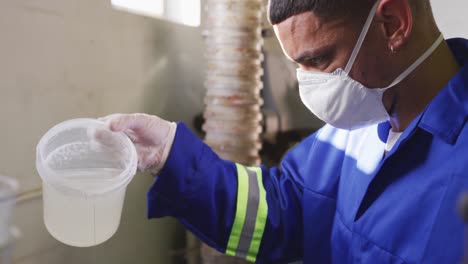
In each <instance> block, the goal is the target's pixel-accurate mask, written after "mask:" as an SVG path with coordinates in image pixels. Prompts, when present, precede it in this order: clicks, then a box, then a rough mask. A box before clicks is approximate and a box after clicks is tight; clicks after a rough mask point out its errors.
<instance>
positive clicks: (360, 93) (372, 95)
mask: <svg viewBox="0 0 468 264" xmlns="http://www.w3.org/2000/svg"><path fill="white" fill-rule="evenodd" d="M379 2H380V1H377V2H376V3H375V5H374V6H373V7H372V10H371V12H370V14H369V17H368V18H367V21H366V23H365V24H364V28H363V29H362V32H361V35H360V36H359V39H358V41H357V43H356V46H355V47H354V50H353V53H352V54H351V57H350V59H349V61H348V63H347V65H346V68H345V69H344V70H342V69H340V68H339V69H336V70H335V71H334V72H333V73H321V72H313V71H306V70H302V69H298V70H297V79H298V82H299V93H300V96H301V100H302V102H303V103H304V105H305V106H307V108H308V109H309V110H310V111H311V112H312V113H314V114H315V115H316V116H317V117H318V118H320V119H321V120H323V121H324V122H326V123H328V124H330V125H332V126H334V127H337V128H341V129H348V130H352V129H357V128H361V127H365V126H368V125H373V124H377V123H380V122H383V121H386V120H388V119H390V117H389V115H388V113H387V110H386V109H385V107H384V105H383V102H382V97H383V93H384V92H385V91H386V90H388V89H389V88H391V87H394V86H395V85H397V84H398V83H400V82H401V81H402V80H404V79H405V78H406V77H407V76H408V75H409V74H411V73H412V72H413V71H414V70H415V69H416V68H417V67H418V66H419V65H420V64H421V63H422V62H423V61H424V60H426V59H427V58H428V57H429V56H430V55H431V54H432V53H433V52H434V51H435V50H436V48H437V47H438V46H439V45H440V43H441V42H442V41H443V40H444V38H443V36H442V35H440V36H439V38H438V39H437V40H436V41H435V42H434V44H433V45H432V46H431V47H430V48H429V49H428V50H427V51H426V52H425V53H424V54H423V55H422V56H421V57H420V58H419V59H418V60H416V61H415V62H414V63H413V64H412V65H411V66H410V67H409V68H408V69H407V70H405V71H404V72H403V73H402V74H400V76H398V77H397V78H396V79H395V80H394V81H393V82H392V83H391V84H390V85H389V86H387V87H385V88H374V89H371V88H367V87H365V86H364V85H362V84H361V83H359V82H357V81H355V80H353V79H352V78H351V77H350V76H349V72H350V70H351V68H352V66H353V64H354V61H355V60H356V57H357V55H358V53H359V50H360V49H361V46H362V43H363V41H364V39H365V37H366V35H367V32H368V30H369V27H370V25H371V23H372V20H373V19H374V15H375V13H376V10H377V7H378V4H379Z"/></svg>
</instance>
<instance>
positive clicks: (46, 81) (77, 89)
mask: <svg viewBox="0 0 468 264" xmlns="http://www.w3.org/2000/svg"><path fill="white" fill-rule="evenodd" d="M0 32H1V37H0V58H1V59H0V89H1V96H0V124H1V129H0V143H1V144H0V146H1V147H0V174H4V175H8V176H12V177H15V178H16V179H18V180H19V181H20V184H21V192H25V191H30V190H37V188H39V187H40V178H39V176H38V175H37V173H36V170H35V165H34V162H35V145H36V143H37V142H38V140H39V138H40V137H41V136H42V135H43V134H44V133H45V132H46V131H47V129H48V128H50V127H51V126H52V125H54V124H56V123H58V122H61V121H63V120H66V119H70V118H77V117H99V116H103V115H106V114H109V113H114V112H147V113H152V114H158V115H161V116H162V117H165V118H168V119H172V120H182V121H185V122H187V123H189V124H190V123H191V120H192V117H193V115H194V114H195V113H198V112H200V111H202V106H203V103H202V95H203V93H204V90H203V87H202V79H203V72H202V70H201V69H203V61H202V52H201V50H202V39H201V37H200V36H201V32H200V29H198V28H189V27H185V26H177V25H172V24H169V23H166V22H162V21H158V20H154V19H147V18H143V17H140V16H134V15H131V14H127V13H123V12H118V11H114V10H113V9H112V8H111V6H110V1H107V0H66V1H63V0H41V1H27V0H14V1H13V0H0ZM151 182H152V178H151V177H150V176H148V175H137V176H136V177H135V180H134V181H133V182H132V183H131V185H130V187H129V189H128V192H127V197H126V202H125V208H124V213H123V218H122V222H121V227H120V228H119V230H118V232H117V234H116V235H115V236H114V237H113V238H112V239H111V240H110V241H108V242H106V243H105V244H103V245H102V246H99V247H96V248H91V249H76V248H71V247H67V246H64V245H61V244H59V243H58V242H56V241H55V240H54V239H53V238H52V237H50V235H49V234H48V233H47V231H46V230H45V228H44V225H43V221H42V202H41V199H40V196H37V197H35V196H34V195H33V197H32V198H31V197H30V199H26V200H24V201H22V202H20V203H19V204H18V207H17V209H16V218H15V224H16V225H17V226H18V227H19V229H20V230H21V231H22V233H23V235H22V237H21V239H20V240H19V241H18V244H17V250H16V251H15V263H18V264H62V263H69V264H75V263H76V264H78V263H80V264H82V263H96V264H102V263H139V264H140V263H171V261H172V260H173V259H174V258H171V257H170V256H169V254H170V250H169V249H171V248H175V247H177V246H179V245H177V243H178V242H177V241H180V240H181V236H183V235H184V234H183V230H182V229H181V228H180V226H179V225H178V224H177V223H176V222H175V221H174V220H171V219H164V220H156V221H147V220H146V216H145V213H146V201H145V195H146V191H147V189H148V186H149V185H150V184H151Z"/></svg>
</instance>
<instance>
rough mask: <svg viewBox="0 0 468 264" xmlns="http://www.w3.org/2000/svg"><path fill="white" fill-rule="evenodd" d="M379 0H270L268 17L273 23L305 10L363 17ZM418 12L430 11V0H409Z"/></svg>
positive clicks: (323, 15) (340, 15)
mask: <svg viewBox="0 0 468 264" xmlns="http://www.w3.org/2000/svg"><path fill="white" fill-rule="evenodd" d="M375 1H377V0H269V4H268V13H269V14H268V18H269V20H270V23H271V24H272V25H276V24H279V23H281V22H283V21H284V20H286V19H288V18H290V17H292V16H295V15H299V14H302V13H305V12H313V13H314V14H315V15H317V16H319V17H322V18H338V17H351V18H356V17H362V16H364V17H365V16H366V14H368V13H369V11H370V9H371V7H372V5H373V4H375ZM409 3H410V4H411V6H412V7H413V9H414V10H413V11H415V12H416V13H418V12H421V11H429V12H430V13H431V14H432V10H431V7H430V2H429V0H414V1H409Z"/></svg>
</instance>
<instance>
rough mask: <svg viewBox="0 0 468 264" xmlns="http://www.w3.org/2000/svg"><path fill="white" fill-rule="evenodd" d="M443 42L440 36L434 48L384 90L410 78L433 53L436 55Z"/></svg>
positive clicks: (433, 45)
mask: <svg viewBox="0 0 468 264" xmlns="http://www.w3.org/2000/svg"><path fill="white" fill-rule="evenodd" d="M443 40H444V36H443V35H442V34H440V36H439V38H437V40H436V41H435V42H434V44H432V46H431V47H430V48H429V49H428V50H426V52H424V54H423V55H422V56H421V57H419V59H417V60H416V61H415V62H414V63H413V64H411V66H409V68H408V69H406V71H404V72H403V73H402V74H400V76H398V77H396V79H395V80H394V81H393V82H392V83H391V84H390V85H389V86H387V87H386V88H384V89H388V88H390V87H393V86H395V85H397V84H399V83H400V82H401V81H403V80H404V79H405V78H406V77H408V75H410V74H411V73H412V72H413V71H414V70H415V69H416V68H417V67H418V66H419V65H421V63H423V62H424V61H425V60H426V59H427V58H428V57H429V56H431V54H432V53H434V51H435V50H436V49H437V48H438V47H439V45H440V43H442V41H443Z"/></svg>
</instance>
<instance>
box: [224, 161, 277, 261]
mask: <svg viewBox="0 0 468 264" xmlns="http://www.w3.org/2000/svg"><path fill="white" fill-rule="evenodd" d="M236 166H237V177H238V180H237V182H238V184H237V186H238V187H237V207H236V215H235V219H234V223H233V226H232V230H231V235H230V237H229V242H228V245H227V249H226V254H227V255H230V256H237V257H241V258H244V259H247V260H248V261H251V262H255V260H256V259H257V254H258V250H259V248H260V242H261V240H262V237H263V232H264V230H265V224H266V220H267V215H268V205H267V202H266V192H265V188H264V186H263V181H262V170H261V169H260V168H254V167H252V168H251V167H245V166H242V165H240V164H236Z"/></svg>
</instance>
